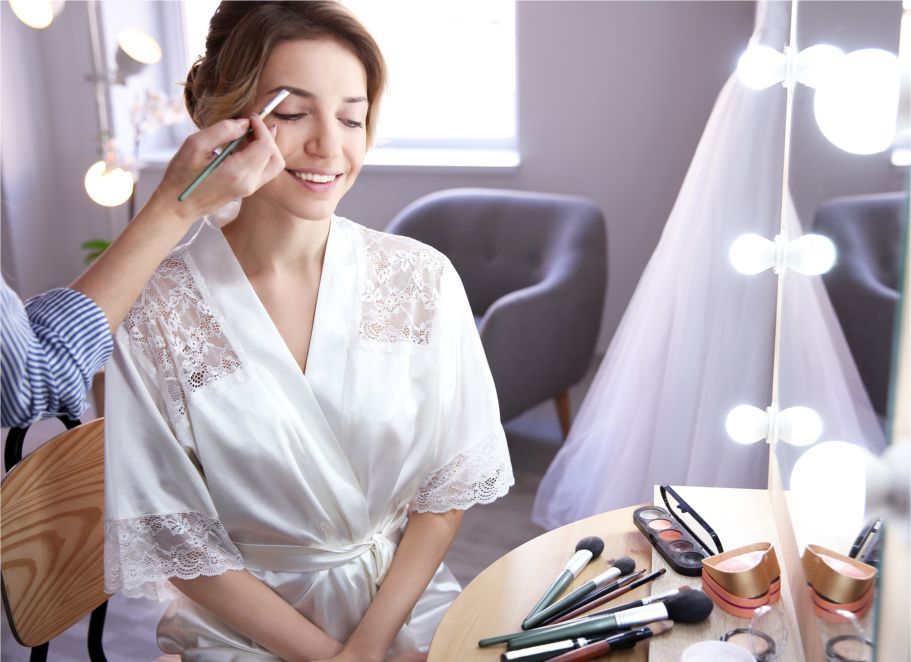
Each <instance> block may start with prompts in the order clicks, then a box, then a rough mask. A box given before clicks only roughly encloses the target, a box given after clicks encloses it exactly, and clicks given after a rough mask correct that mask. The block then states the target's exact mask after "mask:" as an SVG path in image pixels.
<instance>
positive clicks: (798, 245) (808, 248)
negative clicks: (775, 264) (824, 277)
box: [785, 234, 836, 276]
mask: <svg viewBox="0 0 911 662" xmlns="http://www.w3.org/2000/svg"><path fill="white" fill-rule="evenodd" d="M835 253H836V251H835V244H834V243H832V240H831V239H829V238H828V237H824V236H822V235H821V234H805V235H803V236H801V237H798V238H797V239H795V240H794V241H790V242H788V246H787V248H786V249H785V264H786V265H787V267H788V268H789V269H793V270H794V271H796V272H798V273H802V274H804V275H806V276H817V275H819V274H824V273H826V272H827V271H828V270H829V269H831V268H832V265H833V264H835Z"/></svg>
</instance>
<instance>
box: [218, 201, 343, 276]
mask: <svg viewBox="0 0 911 662" xmlns="http://www.w3.org/2000/svg"><path fill="white" fill-rule="evenodd" d="M329 226H330V219H329V218H325V219H323V220H318V221H311V220H306V219H301V218H294V217H291V216H289V215H288V214H282V213H281V212H280V211H279V210H276V209H271V208H270V209H263V208H261V207H260V205H256V204H255V203H254V201H253V200H250V199H249V198H248V199H247V200H245V201H244V203H243V205H242V206H241V210H240V213H239V214H238V215H237V218H235V219H234V220H233V221H231V222H230V223H228V224H227V225H226V226H225V227H224V229H223V230H224V234H225V239H227V241H228V244H229V245H230V246H231V249H232V250H233V251H234V254H235V255H236V256H237V260H238V261H239V262H240V264H241V266H242V267H243V268H244V271H245V272H246V273H247V274H248V275H255V274H268V273H279V272H286V271H289V270H301V269H303V270H307V271H310V270H312V269H314V268H317V269H318V268H320V267H321V265H322V262H323V256H324V255H325V252H326V243H327V241H328V239H329Z"/></svg>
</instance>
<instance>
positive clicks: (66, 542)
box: [0, 418, 109, 662]
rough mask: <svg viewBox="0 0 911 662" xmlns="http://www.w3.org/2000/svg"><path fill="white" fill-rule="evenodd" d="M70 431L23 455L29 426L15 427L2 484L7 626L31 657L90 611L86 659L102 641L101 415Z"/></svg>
mask: <svg viewBox="0 0 911 662" xmlns="http://www.w3.org/2000/svg"><path fill="white" fill-rule="evenodd" d="M64 424H66V425H67V427H68V428H71V429H68V430H67V431H66V432H63V433H62V434H60V435H58V436H56V437H54V438H53V439H52V440H51V441H49V442H47V443H46V444H45V445H43V446H41V447H40V448H39V449H38V450H36V451H35V452H33V453H31V454H30V455H28V457H26V458H25V459H24V460H21V461H19V460H20V458H21V453H22V441H23V439H24V436H25V430H23V429H13V430H11V431H10V434H9V436H8V437H7V449H6V453H5V462H6V468H7V470H8V471H9V473H8V474H7V475H6V477H5V478H4V479H3V482H2V485H0V499H2V523H0V575H2V589H3V606H4V608H5V609H6V613H7V617H8V619H9V624H10V628H11V630H12V632H13V636H15V638H16V641H18V642H19V643H20V644H22V645H23V646H31V647H32V654H31V660H32V661H33V662H34V661H36V660H45V659H46V658H47V652H48V642H49V641H50V640H51V639H53V638H54V637H56V636H57V635H59V634H60V633H61V632H63V631H64V630H66V629H67V628H69V627H71V626H72V625H74V624H75V623H77V622H79V621H80V620H81V619H82V618H83V617H84V616H85V615H86V614H88V613H91V614H92V616H91V619H90V622H89V634H88V652H89V659H90V660H92V662H98V661H102V660H105V656H104V650H103V648H102V644H101V635H102V631H103V628H104V617H105V611H106V609H107V599H108V597H109V596H108V594H107V593H105V591H104V419H101V418H99V419H97V420H94V421H90V422H88V423H85V424H84V425H79V422H78V421H69V420H64Z"/></svg>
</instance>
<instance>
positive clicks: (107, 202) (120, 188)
mask: <svg viewBox="0 0 911 662" xmlns="http://www.w3.org/2000/svg"><path fill="white" fill-rule="evenodd" d="M85 192H86V193H88V194H89V197H90V198H91V199H92V200H94V201H95V202H97V203H98V204H99V205H102V206H103V207H116V206H117V205H122V204H123V203H124V202H126V201H127V200H129V199H130V195H132V193H133V177H132V175H130V173H129V172H128V171H126V170H123V169H122V168H117V167H108V165H107V164H106V163H105V162H104V161H98V162H97V163H94V164H93V165H92V166H91V167H90V168H89V169H88V171H86V173H85Z"/></svg>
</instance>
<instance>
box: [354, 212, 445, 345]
mask: <svg viewBox="0 0 911 662" xmlns="http://www.w3.org/2000/svg"><path fill="white" fill-rule="evenodd" d="M362 232H363V237H364V243H365V244H366V249H367V278H366V284H365V286H364V291H363V294H362V296H361V322H360V326H359V329H358V330H359V332H360V335H361V337H362V338H364V339H365V340H371V341H374V342H380V343H398V342H410V343H414V344H415V345H428V344H430V335H431V330H432V326H433V319H434V316H435V314H436V310H437V306H438V304H439V301H440V278H441V277H442V275H443V269H444V268H445V266H446V258H445V257H443V255H442V254H441V253H439V252H438V251H436V250H434V249H433V248H431V247H429V246H426V245H424V244H422V243H420V242H418V241H415V240H414V239H411V238H409V237H400V236H397V235H390V234H385V233H382V232H377V231H375V230H368V229H367V228H363V229H362Z"/></svg>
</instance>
